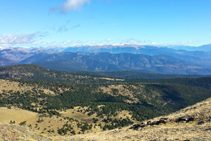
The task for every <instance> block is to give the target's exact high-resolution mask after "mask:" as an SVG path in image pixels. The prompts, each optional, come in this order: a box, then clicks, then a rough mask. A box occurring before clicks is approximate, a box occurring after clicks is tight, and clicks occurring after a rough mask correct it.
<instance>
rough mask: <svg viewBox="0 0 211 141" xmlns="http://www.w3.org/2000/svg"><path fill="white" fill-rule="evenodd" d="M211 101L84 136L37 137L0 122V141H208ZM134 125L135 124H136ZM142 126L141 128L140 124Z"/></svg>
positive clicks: (34, 134) (40, 135)
mask: <svg viewBox="0 0 211 141" xmlns="http://www.w3.org/2000/svg"><path fill="white" fill-rule="evenodd" d="M210 113H211V98H209V99H207V100H205V101H203V102H199V103H197V104H195V105H193V106H189V107H187V108H184V109H182V110H180V111H177V112H175V113H172V114H170V115H166V116H162V117H157V118H154V119H151V120H146V121H144V122H143V123H145V125H144V126H142V127H139V128H137V129H136V130H133V129H131V126H128V127H124V128H118V129H113V130H109V131H103V132H95V133H87V134H83V135H75V136H49V135H47V134H41V133H40V132H37V131H35V130H32V129H31V128H29V127H27V126H25V125H17V124H14V123H12V122H11V123H10V124H5V123H2V122H0V140H40V141H50V140H54V141H70V140H71V141H79V140H83V141H90V140H95V141H116V140H119V141H121V140H126V141H127V140H128V141H131V140H134V141H142V140H143V141H151V140H156V141H157V140H168V141H174V140H186V141H201V140H204V141H210V140H211V137H210V134H211V115H210ZM161 118H166V119H167V121H166V122H165V123H160V124H158V125H147V121H151V122H154V121H158V120H160V119H161ZM136 125H137V124H136ZM142 125H143V124H142Z"/></svg>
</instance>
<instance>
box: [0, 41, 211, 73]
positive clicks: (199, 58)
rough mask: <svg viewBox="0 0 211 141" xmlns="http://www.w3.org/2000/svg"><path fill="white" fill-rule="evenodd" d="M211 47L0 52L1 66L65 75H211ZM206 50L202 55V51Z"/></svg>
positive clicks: (54, 49)
mask: <svg viewBox="0 0 211 141" xmlns="http://www.w3.org/2000/svg"><path fill="white" fill-rule="evenodd" d="M210 47H211V45H205V46H201V47H195V48H197V49H198V50H195V51H188V50H191V49H192V50H193V47H183V48H184V49H187V50H184V49H183V50H182V49H180V48H181V47H180V48H179V47H175V48H177V49H173V48H168V47H155V46H139V45H123V46H82V47H69V48H39V49H36V48H33V49H22V48H16V49H14V48H8V49H3V50H0V57H1V58H0V66H8V65H14V64H37V65H40V66H43V67H47V68H51V69H55V70H62V71H139V72H151V73H163V74H197V75H209V74H211V51H210V50H211V49H210ZM201 50H203V51H201Z"/></svg>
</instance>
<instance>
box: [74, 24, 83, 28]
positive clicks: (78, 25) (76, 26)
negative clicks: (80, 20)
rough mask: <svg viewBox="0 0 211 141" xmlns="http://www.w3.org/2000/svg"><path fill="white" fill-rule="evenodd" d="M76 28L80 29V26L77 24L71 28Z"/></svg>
mask: <svg viewBox="0 0 211 141" xmlns="http://www.w3.org/2000/svg"><path fill="white" fill-rule="evenodd" d="M78 27H81V25H80V24H77V25H75V26H73V27H72V28H78Z"/></svg>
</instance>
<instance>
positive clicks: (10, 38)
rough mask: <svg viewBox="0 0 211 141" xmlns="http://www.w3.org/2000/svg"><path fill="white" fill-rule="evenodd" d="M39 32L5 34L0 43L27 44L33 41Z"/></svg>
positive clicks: (0, 38) (0, 37)
mask: <svg viewBox="0 0 211 141" xmlns="http://www.w3.org/2000/svg"><path fill="white" fill-rule="evenodd" d="M37 35H38V33H32V34H3V35H2V36H0V44H12V45H15V44H25V43H29V42H31V41H32V40H33V39H34V38H35V37H36V36H37Z"/></svg>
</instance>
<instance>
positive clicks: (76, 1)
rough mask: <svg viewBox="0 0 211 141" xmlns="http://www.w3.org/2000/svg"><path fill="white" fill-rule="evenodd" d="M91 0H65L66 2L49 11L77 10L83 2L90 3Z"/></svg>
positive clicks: (64, 11)
mask: <svg viewBox="0 0 211 141" xmlns="http://www.w3.org/2000/svg"><path fill="white" fill-rule="evenodd" d="M90 1H91V0H67V1H66V2H64V3H62V4H61V5H58V6H56V7H53V8H51V9H50V11H51V12H55V11H60V12H61V13H67V12H69V11H70V10H78V9H80V8H81V7H82V6H83V5H84V4H85V3H90Z"/></svg>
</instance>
